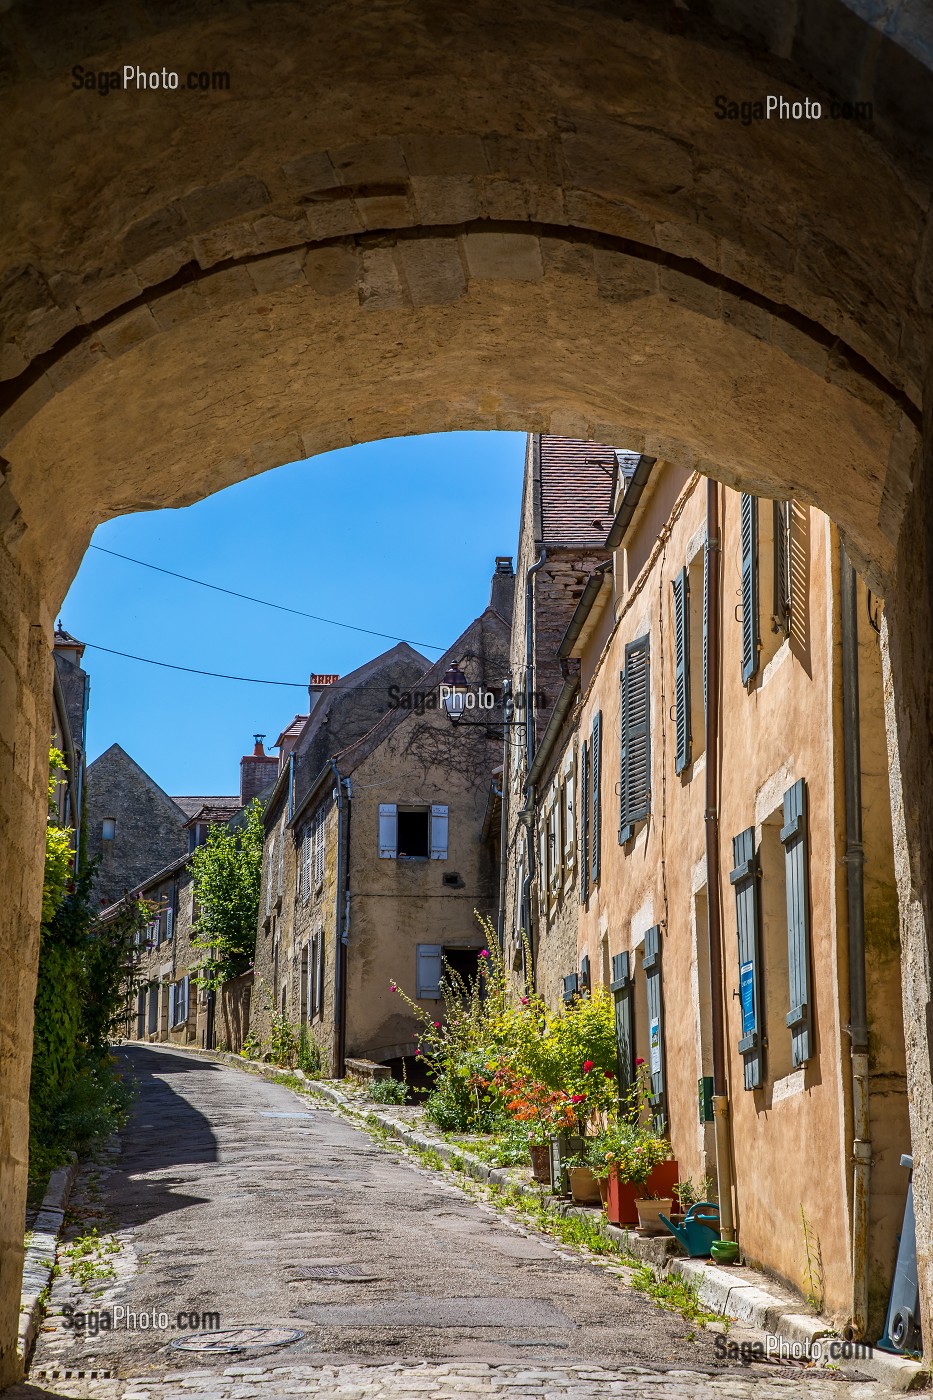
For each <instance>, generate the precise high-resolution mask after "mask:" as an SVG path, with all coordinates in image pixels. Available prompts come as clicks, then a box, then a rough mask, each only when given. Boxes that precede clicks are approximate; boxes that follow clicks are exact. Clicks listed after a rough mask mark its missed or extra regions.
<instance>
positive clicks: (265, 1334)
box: [172, 1327, 304, 1352]
mask: <svg viewBox="0 0 933 1400" xmlns="http://www.w3.org/2000/svg"><path fill="white" fill-rule="evenodd" d="M303 1336H304V1332H299V1330H298V1328H297V1327H228V1328H227V1330H226V1331H224V1332H211V1333H210V1334H209V1335H208V1334H207V1333H202V1334H201V1335H200V1336H197V1337H176V1339H175V1340H174V1341H173V1342H172V1346H173V1347H174V1349H175V1350H176V1351H208V1352H214V1351H261V1350H262V1349H263V1348H264V1347H285V1346H288V1344H289V1343H290V1342H297V1341H298V1339H299V1337H303Z"/></svg>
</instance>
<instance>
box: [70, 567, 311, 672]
mask: <svg viewBox="0 0 933 1400" xmlns="http://www.w3.org/2000/svg"><path fill="white" fill-rule="evenodd" d="M134 563H135V560H134ZM84 645H85V646H86V647H90V648H91V650H92V651H106V652H107V653H108V655H110V656H122V657H124V658H125V659H126V660H127V661H142V662H143V663H144V665H146V666H163V667H164V668H165V670H167V671H187V672H188V674H189V675H192V676H213V677H214V679H215V680H219V681H243V682H244V683H245V684H247V685H285V686H290V687H292V688H293V689H295V690H307V688H308V684H307V681H264V680H260V679H259V678H258V677H256V676H227V675H225V674H224V673H223V672H222V671H199V670H198V669H197V668H196V667H195V666H177V665H176V664H175V663H174V662H173V661H153V659H152V657H151V656H133V654H132V652H129V651H116V650H115V649H114V648H113V647H101V646H98V645H97V643H96V642H85V643H84Z"/></svg>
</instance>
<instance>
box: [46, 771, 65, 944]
mask: <svg viewBox="0 0 933 1400" xmlns="http://www.w3.org/2000/svg"><path fill="white" fill-rule="evenodd" d="M64 769H65V758H64V755H63V754H62V753H61V752H60V751H59V750H58V749H56V748H51V749H49V814H48V820H47V822H46V827H45V880H44V882H43V885H42V922H43V924H47V923H48V922H49V921H50V920H51V918H52V917H53V915H54V914H55V911H56V910H57V909H58V907H59V905H60V904H61V902H62V900H63V899H64V898H65V890H66V888H67V886H68V877H69V876H70V874H71V859H72V849H71V837H72V832H71V828H70V827H67V826H59V824H58V821H57V817H58V812H57V810H56V807H55V789H56V788H57V787H58V784H59V781H60V777H59V775H60V774H61V773H62V772H64Z"/></svg>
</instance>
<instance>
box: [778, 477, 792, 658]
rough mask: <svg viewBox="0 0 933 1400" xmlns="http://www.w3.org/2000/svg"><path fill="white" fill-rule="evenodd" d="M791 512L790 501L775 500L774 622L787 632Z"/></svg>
mask: <svg viewBox="0 0 933 1400" xmlns="http://www.w3.org/2000/svg"><path fill="white" fill-rule="evenodd" d="M790 513H791V503H790V501H775V502H774V622H775V626H776V627H779V628H782V629H783V630H784V631H785V632H788V631H789V630H790V609H791V577H790V571H791V552H790Z"/></svg>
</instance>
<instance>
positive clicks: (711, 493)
mask: <svg viewBox="0 0 933 1400" xmlns="http://www.w3.org/2000/svg"><path fill="white" fill-rule="evenodd" d="M706 550H707V554H706V589H707V593H706V599H705V602H706V619H707V623H706V812H705V822H706V911H707V916H706V927H707V933H708V935H709V976H710V1011H711V1020H712V1041H713V1044H712V1050H713V1123H714V1126H715V1133H716V1179H717V1182H718V1186H719V1231H720V1235H721V1236H722V1238H723V1239H724V1240H734V1239H735V1218H734V1216H733V1212H732V1123H731V1120H730V1116H729V1092H728V1082H727V1079H726V1038H725V1025H724V1013H723V973H722V921H721V919H720V910H719V906H720V897H721V895H720V889H721V872H720V864H719V760H720V754H719V688H720V676H721V670H722V658H721V654H720V640H719V611H720V603H719V571H720V541H719V485H718V483H717V482H715V481H712V480H710V481H707V483H706Z"/></svg>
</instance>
